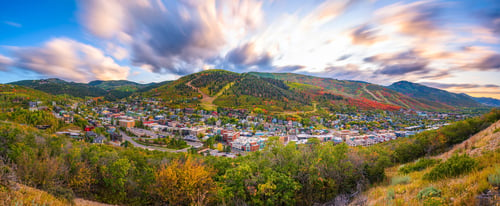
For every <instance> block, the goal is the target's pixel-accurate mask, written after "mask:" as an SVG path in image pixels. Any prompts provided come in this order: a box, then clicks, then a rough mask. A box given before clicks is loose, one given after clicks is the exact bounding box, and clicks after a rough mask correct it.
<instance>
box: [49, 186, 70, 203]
mask: <svg viewBox="0 0 500 206" xmlns="http://www.w3.org/2000/svg"><path fill="white" fill-rule="evenodd" d="M46 190H47V192H48V193H50V194H52V195H54V197H56V198H59V199H64V200H67V201H69V202H73V199H74V198H75V193H74V192H73V190H71V189H69V188H64V187H61V186H55V187H50V188H47V189H46Z"/></svg>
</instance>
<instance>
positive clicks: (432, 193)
mask: <svg viewBox="0 0 500 206" xmlns="http://www.w3.org/2000/svg"><path fill="white" fill-rule="evenodd" d="M432 197H441V190H438V189H436V188H434V187H433V186H430V187H426V188H424V189H422V190H420V192H418V194H417V198H418V199H419V200H425V199H429V198H432Z"/></svg>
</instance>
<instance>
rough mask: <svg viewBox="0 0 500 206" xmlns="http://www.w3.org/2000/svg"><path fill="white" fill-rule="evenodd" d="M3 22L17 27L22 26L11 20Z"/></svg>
mask: <svg viewBox="0 0 500 206" xmlns="http://www.w3.org/2000/svg"><path fill="white" fill-rule="evenodd" d="M3 23H5V24H7V25H9V26H13V27H17V28H21V27H23V25H21V24H20V23H17V22H13V21H4V22H3Z"/></svg>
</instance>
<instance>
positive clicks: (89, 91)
mask: <svg viewBox="0 0 500 206" xmlns="http://www.w3.org/2000/svg"><path fill="white" fill-rule="evenodd" d="M9 84H14V85H20V86H25V87H29V88H33V89H36V90H40V91H44V92H47V93H49V94H54V95H58V94H68V95H71V96H74V97H80V98H84V97H86V96H89V97H98V96H104V95H106V90H104V89H101V88H99V87H95V86H91V85H87V84H83V83H75V82H66V81H64V80H60V79H55V78H52V79H41V80H22V81H17V82H11V83H9Z"/></svg>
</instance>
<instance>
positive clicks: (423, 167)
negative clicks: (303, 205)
mask: <svg viewBox="0 0 500 206" xmlns="http://www.w3.org/2000/svg"><path fill="white" fill-rule="evenodd" d="M385 173H386V176H387V179H386V181H385V182H383V183H381V184H378V185H377V186H375V187H373V188H371V189H369V190H367V191H366V192H364V193H363V195H360V196H358V197H357V200H355V201H354V203H353V204H355V203H359V201H362V202H365V203H366V204H367V205H495V199H496V203H497V204H498V201H499V200H500V190H499V189H498V186H500V121H497V122H496V123H494V124H492V125H491V126H489V127H488V128H486V129H484V130H482V131H481V132H478V133H477V134H475V135H473V136H472V137H470V138H468V139H467V140H466V141H464V142H462V143H460V144H457V145H455V146H453V147H452V149H450V150H449V151H447V152H445V153H442V154H438V155H436V156H432V157H430V159H428V158H421V159H419V160H418V161H415V162H412V163H407V164H406V165H398V166H394V167H391V168H388V169H386V171H385ZM436 175H437V176H438V178H434V177H435V176H436ZM495 177H496V179H495Z"/></svg>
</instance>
